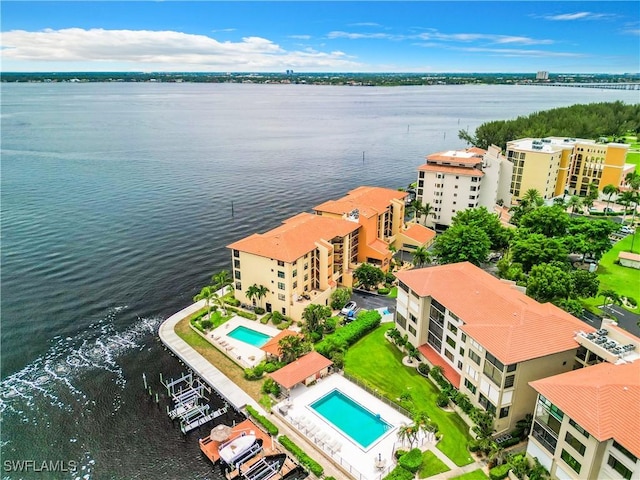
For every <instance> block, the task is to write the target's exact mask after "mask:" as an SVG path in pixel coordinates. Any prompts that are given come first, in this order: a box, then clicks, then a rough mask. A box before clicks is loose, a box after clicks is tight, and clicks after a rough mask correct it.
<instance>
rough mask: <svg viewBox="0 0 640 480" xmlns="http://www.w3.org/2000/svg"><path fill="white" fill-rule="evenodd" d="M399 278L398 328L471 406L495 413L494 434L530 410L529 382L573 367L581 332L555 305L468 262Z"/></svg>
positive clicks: (533, 399)
mask: <svg viewBox="0 0 640 480" xmlns="http://www.w3.org/2000/svg"><path fill="white" fill-rule="evenodd" d="M397 277H398V280H399V281H400V283H399V287H398V298H397V306H396V327H397V328H398V330H399V331H400V332H401V333H402V334H403V335H404V334H407V336H408V340H409V342H410V343H411V344H412V345H414V346H415V347H417V348H418V350H419V351H420V353H421V355H422V356H423V358H424V359H425V360H426V361H427V362H429V363H430V364H432V365H439V366H441V367H442V368H443V373H444V376H445V377H446V378H447V379H448V380H449V381H450V382H451V383H452V385H453V386H454V387H456V388H458V389H459V390H460V391H461V392H462V393H464V394H466V395H467V396H468V397H469V399H470V400H471V402H472V403H473V404H474V405H475V406H479V407H482V408H484V409H485V410H487V411H489V412H492V413H494V414H495V423H494V426H495V429H496V432H498V433H500V432H505V431H508V430H510V429H512V428H514V426H515V423H516V422H517V421H518V420H521V419H522V418H524V417H525V415H527V414H528V413H531V412H532V411H533V409H534V406H535V402H536V392H535V391H534V389H533V388H531V386H530V385H529V382H531V381H533V380H536V379H540V378H544V377H547V376H550V375H555V374H558V373H562V372H567V371H570V370H571V369H572V368H573V365H574V361H575V357H576V352H577V350H578V347H579V343H578V342H577V341H576V340H575V339H574V336H575V332H576V331H578V330H580V329H584V328H585V327H586V326H585V324H584V323H582V322H580V321H579V320H578V319H576V318H575V317H573V316H572V315H570V314H568V313H566V312H565V311H563V310H561V309H559V308H558V307H556V306H555V305H552V304H550V303H546V304H540V303H538V302H536V301H535V300H533V299H532V298H530V297H527V296H526V295H525V294H523V293H522V292H521V291H520V290H518V289H516V288H514V286H513V285H511V284H508V283H505V282H502V281H501V280H499V279H497V278H495V277H493V276H491V275H490V274H488V273H486V272H484V271H483V270H482V269H480V268H478V267H476V266H475V265H473V264H471V263H468V262H464V263H456V264H450V265H441V266H437V267H430V268H423V269H414V270H408V271H402V272H398V273H397ZM586 328H587V329H588V327H586ZM592 330H593V329H592Z"/></svg>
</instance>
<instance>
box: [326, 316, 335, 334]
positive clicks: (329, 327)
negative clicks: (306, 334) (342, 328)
mask: <svg viewBox="0 0 640 480" xmlns="http://www.w3.org/2000/svg"><path fill="white" fill-rule="evenodd" d="M337 325H338V318H337V317H330V318H327V319H326V320H325V322H324V331H325V332H326V333H333V332H335V331H336V326H337Z"/></svg>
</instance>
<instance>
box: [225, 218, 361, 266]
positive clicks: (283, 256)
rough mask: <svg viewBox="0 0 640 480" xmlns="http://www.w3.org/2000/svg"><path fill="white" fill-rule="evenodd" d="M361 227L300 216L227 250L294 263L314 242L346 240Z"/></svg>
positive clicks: (308, 250)
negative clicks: (346, 237)
mask: <svg viewBox="0 0 640 480" xmlns="http://www.w3.org/2000/svg"><path fill="white" fill-rule="evenodd" d="M359 227H360V225H359V224H357V223H355V222H350V221H348V220H342V219H340V218H331V217H322V216H319V215H313V214H311V213H300V214H298V215H296V216H294V217H291V218H289V219H287V220H285V221H284V222H283V224H282V225H281V226H279V227H277V228H274V229H273V230H270V231H268V232H266V233H254V234H253V235H250V236H248V237H245V238H243V239H242V240H238V241H237V242H234V243H232V244H230V245H227V248H233V249H235V250H240V251H241V252H247V253H252V254H254V255H259V256H261V257H267V258H273V259H275V260H282V261H283V262H295V261H296V260H297V259H298V258H300V257H302V256H303V255H304V254H306V253H308V252H310V251H312V250H313V249H315V248H316V242H318V241H320V240H322V239H325V240H327V239H328V240H331V239H332V238H334V237H345V236H347V235H348V234H350V233H351V232H353V231H355V230H357V229H358V228H359Z"/></svg>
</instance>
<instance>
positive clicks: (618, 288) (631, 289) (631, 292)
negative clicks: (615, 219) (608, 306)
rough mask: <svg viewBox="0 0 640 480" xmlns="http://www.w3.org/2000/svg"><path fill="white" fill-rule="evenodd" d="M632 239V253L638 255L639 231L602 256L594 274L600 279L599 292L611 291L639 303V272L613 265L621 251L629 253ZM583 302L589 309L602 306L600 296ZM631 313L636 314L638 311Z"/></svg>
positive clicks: (639, 246) (639, 245)
mask: <svg viewBox="0 0 640 480" xmlns="http://www.w3.org/2000/svg"><path fill="white" fill-rule="evenodd" d="M633 237H635V241H634V245H633V253H640V231H637V232H636V233H635V234H634V235H627V236H626V237H625V238H623V239H622V240H620V241H619V242H618V243H616V244H615V245H614V246H613V247H612V248H611V250H609V251H608V252H607V253H605V254H604V255H603V256H602V258H601V259H600V263H599V265H598V269H597V270H596V273H597V274H598V278H599V279H600V290H609V289H611V290H613V291H615V292H616V293H617V294H618V295H621V296H625V297H633V298H635V299H636V300H637V301H639V302H640V295H638V285H640V270H637V269H635V268H629V267H623V266H622V265H616V264H615V263H614V262H615V261H616V260H617V259H618V254H619V253H620V252H621V251H625V252H628V251H630V249H631V240H632V238H633ZM583 302H584V303H585V304H586V305H588V306H590V307H596V306H598V305H602V302H603V298H602V296H598V297H596V298H588V299H584V300H583ZM631 311H632V312H635V313H638V309H636V310H635V311H634V310H631Z"/></svg>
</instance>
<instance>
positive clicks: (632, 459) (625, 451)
mask: <svg viewBox="0 0 640 480" xmlns="http://www.w3.org/2000/svg"><path fill="white" fill-rule="evenodd" d="M588 435H589V434H588V433H587V436H588ZM613 448H616V449H618V450H619V451H620V452H622V453H624V455H625V456H626V457H627V458H628V459H629V460H631V461H633V462H634V463H635V462H637V461H638V459H637V458H636V456H635V455H634V454H633V453H631V452H630V451H629V450H627V449H626V448H624V447H623V446H622V445H620V444H619V443H618V442H616V441H615V440H614V441H613Z"/></svg>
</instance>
